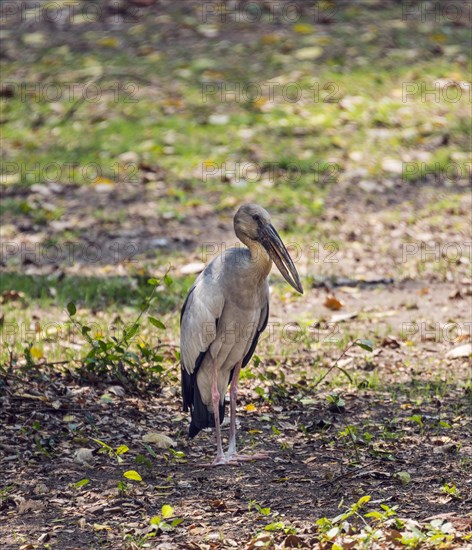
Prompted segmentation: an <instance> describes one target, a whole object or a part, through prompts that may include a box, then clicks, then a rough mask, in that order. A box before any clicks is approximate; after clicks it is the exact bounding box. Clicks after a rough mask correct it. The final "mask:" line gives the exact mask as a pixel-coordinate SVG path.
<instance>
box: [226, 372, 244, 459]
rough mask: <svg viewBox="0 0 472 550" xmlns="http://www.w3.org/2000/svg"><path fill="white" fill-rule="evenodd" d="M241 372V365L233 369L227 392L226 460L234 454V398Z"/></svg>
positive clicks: (236, 393)
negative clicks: (228, 408) (227, 430)
mask: <svg viewBox="0 0 472 550" xmlns="http://www.w3.org/2000/svg"><path fill="white" fill-rule="evenodd" d="M240 371H241V363H238V364H237V365H236V366H235V367H234V372H233V379H232V380H231V387H230V390H229V400H230V413H229V447H228V452H227V453H226V458H231V457H233V456H234V454H235V453H236V397H237V396H238V380H239V373H240Z"/></svg>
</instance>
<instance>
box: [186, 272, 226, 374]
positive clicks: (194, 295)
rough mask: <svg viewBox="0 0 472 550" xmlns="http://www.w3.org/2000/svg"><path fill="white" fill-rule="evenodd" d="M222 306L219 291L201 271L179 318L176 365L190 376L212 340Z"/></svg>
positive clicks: (220, 292) (206, 274)
mask: <svg viewBox="0 0 472 550" xmlns="http://www.w3.org/2000/svg"><path fill="white" fill-rule="evenodd" d="M223 307H224V296H223V293H222V291H221V288H220V287H219V285H218V284H217V281H215V280H214V279H213V278H212V277H211V274H210V273H205V272H203V273H202V274H201V276H200V277H198V279H197V280H196V281H195V284H194V285H193V287H192V288H191V289H190V292H189V293H188V295H187V298H186V299H185V302H184V305H183V307H182V313H181V315H180V362H181V365H182V368H184V369H185V370H186V371H187V372H188V373H189V374H192V373H193V372H194V371H195V370H196V369H198V367H199V366H200V363H201V361H202V359H203V356H204V354H205V352H206V351H207V349H208V348H209V347H210V344H211V343H212V342H213V341H214V340H215V338H216V326H217V324H218V320H219V319H220V318H221V314H222V312H223Z"/></svg>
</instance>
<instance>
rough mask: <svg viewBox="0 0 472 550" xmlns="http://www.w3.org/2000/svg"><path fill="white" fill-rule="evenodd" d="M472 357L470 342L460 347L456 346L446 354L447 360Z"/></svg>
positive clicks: (471, 344) (471, 343)
mask: <svg viewBox="0 0 472 550" xmlns="http://www.w3.org/2000/svg"><path fill="white" fill-rule="evenodd" d="M469 355H472V342H468V343H467V344H463V345H462V346H457V347H456V348H452V349H451V350H449V351H448V352H447V353H446V357H447V358H448V359H458V358H459V357H469Z"/></svg>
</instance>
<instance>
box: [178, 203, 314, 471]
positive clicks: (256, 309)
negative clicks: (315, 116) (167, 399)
mask: <svg viewBox="0 0 472 550" xmlns="http://www.w3.org/2000/svg"><path fill="white" fill-rule="evenodd" d="M234 226H235V232H236V235H237V236H238V237H239V239H240V240H241V241H242V242H243V243H244V244H246V246H247V248H242V247H235V248H231V249H228V250H226V251H224V252H223V253H222V254H220V255H219V256H217V257H216V258H214V259H213V260H212V261H211V262H210V263H209V264H208V265H207V266H206V268H205V269H204V271H203V272H202V273H201V274H200V275H199V276H198V278H197V279H196V281H195V283H194V285H193V286H192V288H191V289H190V291H189V294H188V295H187V298H186V300H185V302H184V305H183V307H182V314H181V329H180V349H181V351H180V354H181V366H182V400H183V409H184V410H185V411H187V410H189V409H190V412H191V416H192V420H191V424H190V429H189V436H190V437H194V436H195V435H196V434H197V433H198V432H199V431H200V430H201V429H203V428H207V427H215V429H216V435H217V447H218V454H217V458H216V459H215V462H214V463H213V464H214V465H217V464H225V463H229V462H238V461H241V460H245V459H251V458H254V455H253V456H251V457H247V456H243V455H238V454H237V453H236V442H235V432H236V421H235V399H236V391H237V378H238V377H239V371H240V369H241V367H243V366H245V365H246V364H247V363H248V362H249V361H250V359H251V357H252V355H253V353H254V350H255V347H256V345H257V342H258V338H259V335H260V334H261V332H262V331H263V330H264V329H265V327H266V325H267V321H268V316H269V286H268V283H267V276H268V274H269V272H270V269H271V266H272V259H273V260H274V261H275V262H276V264H277V266H278V267H279V269H280V271H281V272H282V274H283V275H284V277H285V278H286V279H287V281H288V282H289V283H290V284H291V285H292V286H293V287H294V288H296V289H297V290H298V291H299V292H303V289H302V286H301V283H300V280H299V278H298V274H297V272H296V269H295V266H294V265H293V263H292V261H291V259H290V256H289V255H288V252H287V250H286V248H285V246H284V245H283V243H282V241H281V239H280V237H279V236H278V234H277V232H276V231H275V229H274V228H273V226H272V224H271V223H270V218H269V215H268V213H267V212H266V211H265V210H264V209H263V208H261V207H260V206H257V205H253V204H247V205H244V206H242V207H241V208H240V209H239V210H238V212H237V213H236V215H235V218H234ZM230 382H231V392H230V395H231V419H230V443H229V451H228V453H227V455H226V457H225V456H224V455H223V453H222V447H221V434H220V426H219V424H220V423H221V422H222V420H223V418H224V414H225V410H224V408H225V407H224V400H225V394H226V391H227V388H228V384H229V383H230ZM216 389H217V391H216ZM256 458H257V457H256Z"/></svg>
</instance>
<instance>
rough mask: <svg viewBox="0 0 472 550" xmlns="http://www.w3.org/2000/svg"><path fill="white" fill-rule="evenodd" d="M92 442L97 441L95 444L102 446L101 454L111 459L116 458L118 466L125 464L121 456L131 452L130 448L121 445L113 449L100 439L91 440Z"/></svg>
mask: <svg viewBox="0 0 472 550" xmlns="http://www.w3.org/2000/svg"><path fill="white" fill-rule="evenodd" d="M91 439H92V441H95V443H98V444H99V445H100V447H101V448H100V449H99V451H98V452H99V453H105V454H107V455H108V456H109V457H111V458H115V459H116V461H117V463H118V464H121V463H122V462H123V458H122V456H121V455H124V454H125V453H127V452H128V451H129V448H128V447H127V446H126V445H119V446H118V447H117V448H116V449H113V447H111V446H110V445H108V444H107V443H105V442H104V441H102V440H100V439H95V438H94V437H92V438H91Z"/></svg>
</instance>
